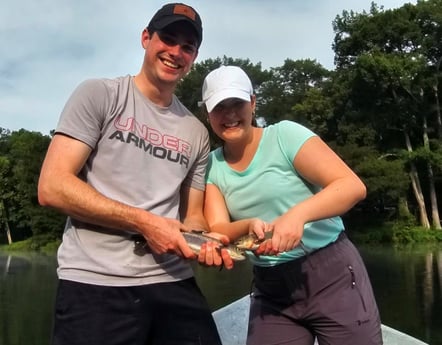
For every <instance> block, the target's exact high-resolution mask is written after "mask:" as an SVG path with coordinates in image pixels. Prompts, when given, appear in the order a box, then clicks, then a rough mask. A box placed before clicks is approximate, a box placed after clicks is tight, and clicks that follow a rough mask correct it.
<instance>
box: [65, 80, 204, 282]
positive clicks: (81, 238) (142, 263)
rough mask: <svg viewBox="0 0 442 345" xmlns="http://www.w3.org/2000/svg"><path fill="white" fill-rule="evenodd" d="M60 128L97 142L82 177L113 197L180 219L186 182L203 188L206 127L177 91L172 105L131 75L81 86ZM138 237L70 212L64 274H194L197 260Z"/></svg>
mask: <svg viewBox="0 0 442 345" xmlns="http://www.w3.org/2000/svg"><path fill="white" fill-rule="evenodd" d="M56 133H63V134H66V135H68V136H70V137H73V138H75V139H78V140H80V141H82V142H84V143H86V144H87V145H88V146H90V147H91V148H92V153H91V155H90V157H89V158H88V160H87V162H86V164H85V166H84V168H83V169H82V171H81V172H80V175H79V176H80V178H82V179H83V180H84V181H86V182H87V183H88V184H90V185H91V186H92V187H94V188H95V189H96V190H97V191H99V192H100V193H102V194H104V195H105V196H107V197H109V198H111V199H114V200H118V201H121V202H123V203H125V204H128V205H132V206H136V207H140V208H143V209H145V210H148V211H150V212H152V213H154V214H157V215H161V216H164V217H168V218H174V219H179V202H180V193H179V191H180V187H181V185H182V184H183V185H186V186H190V187H193V188H196V189H200V190H204V186H205V184H204V175H205V169H206V165H207V158H208V153H209V149H210V147H209V139H208V132H207V129H206V128H205V126H204V125H203V124H202V123H201V122H200V121H199V120H198V119H197V118H196V117H195V116H194V115H193V114H192V113H190V112H189V110H188V109H186V108H185V107H184V105H183V104H181V102H180V101H179V100H178V99H177V98H176V97H175V96H174V97H173V101H172V103H171V105H170V106H169V107H160V106H158V105H156V104H154V103H152V102H151V101H150V100H149V99H147V98H146V97H145V96H144V95H143V94H141V92H140V91H139V90H138V89H137V87H136V86H135V84H134V82H133V78H132V77H131V76H125V77H120V78H116V79H93V80H87V81H85V82H83V83H82V84H80V85H79V87H78V88H77V89H76V90H75V91H74V92H73V94H72V96H71V97H70V99H69V100H68V102H67V103H66V105H65V108H64V109H63V112H62V114H61V117H60V121H59V123H58V126H57V129H56ZM132 235H133V233H132V232H131V231H129V229H128V231H127V232H125V231H121V230H114V229H109V228H103V227H100V226H96V225H92V224H89V223H85V222H81V221H79V220H77V219H73V218H71V217H68V219H67V223H66V228H65V232H64V235H63V242H62V244H61V246H60V248H59V250H58V270H57V272H58V276H59V278H60V279H67V280H73V281H78V282H83V283H89V284H99V285H108V286H134V285H142V284H151V283H158V282H168V281H176V280H181V279H186V278H188V277H190V276H192V274H193V273H192V270H191V267H190V265H189V264H188V263H187V262H185V261H184V260H182V259H180V258H179V257H178V256H176V255H172V254H164V255H155V254H152V253H151V252H150V251H149V248H147V250H146V251H142V252H141V253H140V252H139V251H137V250H134V249H135V248H134V241H133V239H132Z"/></svg>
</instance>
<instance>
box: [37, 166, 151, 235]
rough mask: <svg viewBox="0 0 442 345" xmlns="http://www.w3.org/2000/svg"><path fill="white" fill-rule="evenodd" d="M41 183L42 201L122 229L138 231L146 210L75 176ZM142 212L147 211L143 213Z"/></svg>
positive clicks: (44, 203)
mask: <svg viewBox="0 0 442 345" xmlns="http://www.w3.org/2000/svg"><path fill="white" fill-rule="evenodd" d="M57 181H62V182H54V181H51V182H50V183H48V182H47V181H46V182H45V181H44V180H43V181H42V182H40V184H39V202H40V204H41V205H42V206H49V207H53V208H55V209H57V210H59V211H60V212H62V213H64V214H66V215H68V216H71V217H73V218H76V219H79V220H81V221H84V222H88V223H91V224H96V225H100V226H104V227H109V228H113V229H120V230H138V228H137V225H138V224H139V223H140V221H139V218H140V217H141V216H142V217H146V216H148V215H147V212H146V211H144V210H142V209H138V208H136V207H131V206H128V205H125V204H123V203H121V202H118V201H115V200H112V199H109V198H107V197H105V196H104V195H102V194H100V193H99V192H97V191H96V190H95V189H94V188H92V187H91V186H90V185H88V184H87V183H85V182H84V181H82V180H80V179H79V178H77V177H76V176H72V175H69V174H66V175H64V176H58V178H57ZM142 213H144V214H143V215H142Z"/></svg>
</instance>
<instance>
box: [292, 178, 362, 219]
mask: <svg viewBox="0 0 442 345" xmlns="http://www.w3.org/2000/svg"><path fill="white" fill-rule="evenodd" d="M365 196H366V188H365V186H364V185H363V184H362V182H361V181H360V180H359V179H358V178H354V179H353V178H352V179H350V178H345V179H341V180H337V181H335V182H333V183H332V184H330V185H329V186H327V187H326V188H324V189H323V190H321V191H320V192H319V193H317V194H315V195H313V196H312V197H310V198H309V199H307V200H305V201H303V202H302V203H300V204H298V205H296V206H294V207H292V208H291V209H290V210H289V211H288V212H287V213H289V214H293V215H296V217H301V219H302V220H303V221H304V223H308V222H311V221H315V220H320V219H325V218H330V217H334V216H340V215H342V214H344V213H346V212H347V211H348V210H350V209H351V208H352V207H353V206H354V205H355V204H356V203H358V202H359V201H361V200H363V199H364V198H365Z"/></svg>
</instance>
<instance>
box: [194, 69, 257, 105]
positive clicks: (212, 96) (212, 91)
mask: <svg viewBox="0 0 442 345" xmlns="http://www.w3.org/2000/svg"><path fill="white" fill-rule="evenodd" d="M252 95H253V86H252V82H251V81H250V79H249V77H248V76H247V74H246V73H245V72H244V71H243V70H242V69H241V68H239V67H238V66H221V67H218V68H217V69H214V70H213V71H211V72H210V73H209V74H208V75H207V76H206V78H205V79H204V83H203V89H202V96H203V100H202V101H201V102H198V105H200V106H201V105H203V104H205V105H206V108H207V111H208V112H209V113H210V112H211V111H212V110H213V108H215V107H216V105H217V104H218V103H220V102H221V101H224V100H225V99H227V98H239V99H242V100H244V101H247V102H250V96H252Z"/></svg>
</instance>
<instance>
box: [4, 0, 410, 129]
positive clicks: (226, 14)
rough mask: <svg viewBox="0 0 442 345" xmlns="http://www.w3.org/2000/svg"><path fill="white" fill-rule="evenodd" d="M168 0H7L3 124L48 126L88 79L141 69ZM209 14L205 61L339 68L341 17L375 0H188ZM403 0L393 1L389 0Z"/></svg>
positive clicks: (387, 3)
mask: <svg viewBox="0 0 442 345" xmlns="http://www.w3.org/2000/svg"><path fill="white" fill-rule="evenodd" d="M164 3H165V2H163V1H157V0H153V1H152V0H149V1H147V0H143V1H141V0H131V1H130V2H128V1H123V0H108V1H104V0H71V1H69V0H39V1H35V0H21V1H13V0H6V1H3V2H2V3H1V4H0V32H1V35H0V109H1V110H0V111H1V112H0V127H3V128H8V129H11V130H18V129H20V128H25V129H27V130H32V131H39V132H41V133H43V134H49V131H50V130H51V129H54V128H55V127H56V124H57V121H58V116H59V114H60V112H61V110H62V108H63V106H64V103H65V102H66V100H67V98H68V97H69V95H70V94H71V92H72V91H73V89H74V88H75V87H76V86H77V85H78V84H79V83H80V82H81V81H83V80H84V79H87V78H93V77H108V78H112V77H116V76H120V75H126V74H136V73H138V71H139V69H140V66H141V63H142V56H143V50H142V48H141V45H140V34H141V31H142V30H143V28H144V27H145V26H147V24H148V21H149V19H150V18H151V16H152V15H153V13H154V12H155V11H156V10H158V9H159V8H160V7H161V6H162V5H163V4H164ZM187 3H188V4H190V5H191V6H193V7H195V9H197V11H198V12H199V13H200V15H201V17H202V19H203V29H204V33H203V35H204V39H203V44H202V46H201V48H200V54H199V57H198V60H197V62H198V61H203V60H205V59H208V58H216V57H222V56H224V55H225V56H229V57H233V58H243V59H246V58H248V59H250V61H251V62H252V63H258V62H261V63H262V66H263V68H270V67H277V66H280V65H282V64H283V62H284V60H285V59H287V58H289V59H293V60H297V59H307V58H309V59H316V60H317V61H318V62H319V63H321V64H322V65H323V66H324V67H326V68H328V69H332V68H333V52H332V49H331V44H332V40H333V31H332V20H333V19H334V18H335V17H336V15H338V14H341V13H342V10H344V9H346V10H355V11H357V12H361V11H362V10H363V9H365V10H369V8H370V3H371V1H362V0H357V1H349V0H345V1H344V0H343V1H332V0H315V1H293V0H273V1H265V0H241V1H237V0H223V1H214V0H212V1H211V0H189V1H187ZM403 3H404V2H403V1H399V0H388V1H384V5H385V7H386V8H390V7H399V6H401V5H402V4H403Z"/></svg>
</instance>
